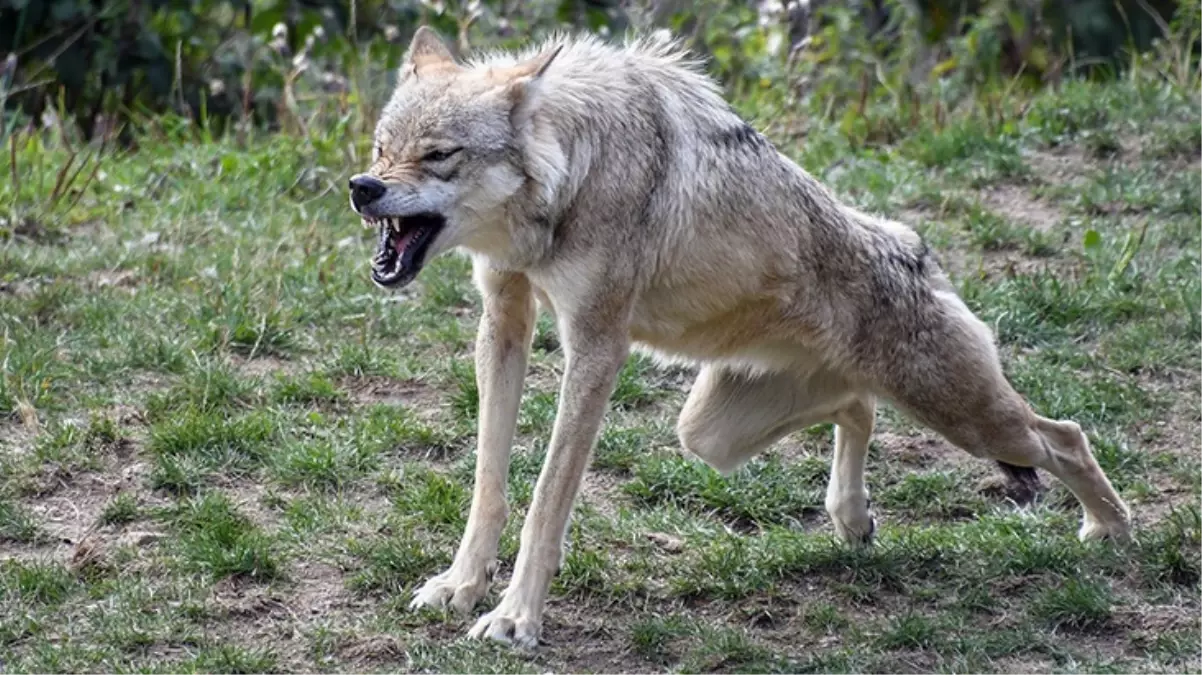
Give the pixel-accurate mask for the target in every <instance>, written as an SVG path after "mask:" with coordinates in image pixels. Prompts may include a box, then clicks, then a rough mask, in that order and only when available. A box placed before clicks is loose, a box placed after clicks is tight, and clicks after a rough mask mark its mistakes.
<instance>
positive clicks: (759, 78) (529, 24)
mask: <svg viewBox="0 0 1202 675" xmlns="http://www.w3.org/2000/svg"><path fill="white" fill-rule="evenodd" d="M1198 14H1199V12H1198V3H1197V2H1193V3H1179V2H1176V1H1174V0H994V1H987V0H975V1H974V0H808V1H802V0H763V1H762V2H718V1H716V0H693V1H689V0H641V1H624V0H469V1H466V2H463V1H460V0H422V1H405V0H196V1H192V2H189V1H187V0H0V56H3V55H7V59H6V60H5V61H4V62H3V65H0V104H2V109H3V112H4V118H3V127H2V128H0V140H3V139H4V137H6V136H10V135H12V133H13V132H14V131H15V130H18V129H20V128H30V127H36V126H46V127H51V126H61V127H69V128H70V130H71V131H70V132H71V133H72V134H77V135H79V136H80V137H82V138H83V139H94V138H108V137H110V136H114V135H116V136H118V137H119V138H120V140H121V141H123V142H124V143H125V144H127V145H128V144H132V143H134V142H136V138H137V131H138V129H139V128H143V127H147V126H154V125H156V124H164V123H167V122H164V120H165V119H168V118H170V119H176V118H178V119H183V120H190V121H192V122H198V124H195V125H193V126H195V127H196V128H197V129H200V130H203V132H204V133H209V134H214V133H216V134H222V133H226V132H228V131H231V130H232V131H234V132H235V133H237V134H242V135H244V134H246V133H250V132H252V131H254V130H257V129H268V130H299V131H305V130H306V129H307V128H308V127H311V126H312V125H314V124H323V125H324V127H325V128H329V126H330V124H328V123H327V122H329V123H332V124H333V125H334V127H345V126H346V125H348V124H355V125H359V126H360V127H362V128H361V129H357V130H363V129H365V128H369V127H370V124H371V121H372V120H373V119H374V111H375V110H376V109H378V106H379V105H380V104H381V103H382V102H383V100H384V99H385V98H386V96H387V92H388V89H389V87H390V85H391V83H392V81H393V80H392V78H393V76H394V72H395V69H396V67H397V64H398V62H399V60H400V58H401V56H402V53H403V50H404V48H405V45H406V44H407V41H408V39H409V37H410V36H411V35H412V33H413V31H414V30H415V28H416V27H417V26H418V25H419V24H422V23H428V24H431V25H433V26H434V27H435V28H437V29H438V30H439V31H440V32H441V33H442V34H443V35H444V36H446V37H448V38H449V39H451V40H453V41H454V43H455V44H456V46H457V48H458V49H459V50H461V51H463V50H468V49H475V48H481V47H496V46H503V47H511V46H517V45H520V44H523V43H525V42H526V41H528V40H529V39H531V38H537V37H539V36H543V35H546V34H548V33H550V32H552V31H555V30H563V29H569V30H576V29H587V30H590V31H593V32H596V33H599V34H601V35H604V36H609V37H619V36H621V35H622V34H623V33H625V32H627V31H628V30H631V29H634V30H641V31H653V30H664V29H666V30H669V31H671V32H672V33H674V34H677V35H679V36H680V37H682V38H683V39H684V40H686V41H687V43H688V44H689V45H690V46H691V47H692V48H693V49H694V50H696V51H697V52H698V53H699V54H701V55H702V56H704V57H706V58H707V59H708V62H709V65H710V69H711V71H712V72H713V73H715V74H716V75H717V76H719V77H720V78H721V79H722V81H723V82H724V84H725V85H726V86H727V87H728V88H729V89H730V90H731V94H732V95H736V96H739V95H743V96H747V95H749V94H752V93H755V94H758V97H752V98H757V100H760V99H763V100H767V101H774V102H775V103H776V104H778V105H780V104H785V105H791V106H796V105H797V104H798V103H799V102H802V101H803V100H804V101H808V102H810V103H812V104H813V106H814V108H815V110H816V111H817V112H819V113H820V114H822V115H827V116H829V115H839V116H842V117H843V118H844V121H845V126H846V127H847V130H848V131H849V132H851V133H853V134H858V135H859V137H860V140H862V141H871V140H873V139H881V140H887V139H888V138H889V137H890V136H891V134H892V131H891V130H893V129H895V128H897V127H899V126H902V125H905V124H906V119H907V115H909V116H911V117H913V116H918V115H931V116H934V117H935V118H936V119H938V118H939V117H940V116H942V115H945V114H946V113H947V111H948V109H950V108H953V107H956V106H959V105H963V104H966V102H968V103H967V104H970V105H974V106H984V107H985V108H988V107H989V106H990V105H994V104H996V105H1003V104H1004V102H1003V101H1002V99H1003V98H1004V97H1003V95H1002V93H998V94H997V101H995V102H994V103H990V101H989V99H988V97H985V99H984V103H982V97H981V96H980V94H981V92H982V91H985V90H990V91H997V92H1005V91H1010V90H1012V88H1013V87H1026V88H1032V87H1040V86H1046V85H1051V86H1056V85H1057V84H1058V83H1059V82H1060V81H1061V80H1062V79H1063V78H1066V77H1080V76H1086V77H1118V76H1121V75H1122V73H1123V72H1124V70H1125V69H1128V68H1131V67H1132V64H1134V63H1138V61H1139V58H1140V57H1139V56H1138V55H1139V54H1142V53H1145V52H1147V50H1154V49H1162V50H1163V49H1166V48H1171V49H1173V50H1175V52H1174V53H1173V54H1170V55H1169V58H1167V59H1165V58H1161V59H1158V60H1156V62H1157V63H1160V64H1164V63H1169V64H1179V65H1180V66H1181V67H1182V68H1185V74H1186V75H1188V76H1189V77H1193V76H1194V75H1195V70H1193V64H1194V63H1195V56H1196V55H1197V52H1198V31H1197V27H1198ZM1170 34H1172V35H1174V36H1175V37H1176V39H1174V40H1171V41H1167V40H1164V38H1166V37H1167V36H1169V35H1170ZM1169 43H1171V45H1170V46H1169V47H1165V46H1164V45H1166V44H1169ZM1182 75H1183V73H1180V72H1178V73H1164V76H1165V77H1181V76H1182ZM999 84H1000V85H1001V86H999ZM879 100H886V101H888V102H889V103H890V105H889V106H887V110H888V111H889V112H888V114H887V115H883V116H878V118H874V117H873V113H872V110H871V109H872V107H873V106H872V105H871V104H872V103H873V102H875V101H879ZM983 114H985V115H986V116H988V111H987V110H986V111H985V112H984V113H983ZM61 122H70V124H66V125H64V124H60V123H61Z"/></svg>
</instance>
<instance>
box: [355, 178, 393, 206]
mask: <svg viewBox="0 0 1202 675" xmlns="http://www.w3.org/2000/svg"><path fill="white" fill-rule="evenodd" d="M350 187H351V203H352V204H354V205H355V208H357V209H361V208H363V207H365V206H367V205H368V204H370V203H372V202H374V201H376V200H377V199H379V198H380V197H383V196H384V193H385V192H388V186H387V185H385V184H384V183H383V182H381V181H380V180H379V179H378V178H372V177H371V176H368V175H366V174H362V173H361V174H359V175H357V176H351V185H350Z"/></svg>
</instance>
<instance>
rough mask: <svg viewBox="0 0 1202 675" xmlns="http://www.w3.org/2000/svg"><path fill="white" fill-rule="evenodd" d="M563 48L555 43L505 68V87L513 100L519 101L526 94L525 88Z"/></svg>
mask: <svg viewBox="0 0 1202 675" xmlns="http://www.w3.org/2000/svg"><path fill="white" fill-rule="evenodd" d="M562 50H563V45H556V46H554V47H551V48H550V49H546V50H543V52H542V53H541V54H538V55H537V56H534V57H532V58H529V59H527V60H525V61H523V62H521V63H519V64H517V65H516V66H511V67H509V68H506V69H505V71H504V77H505V79H506V80H507V82H506V89H507V91H508V92H509V95H510V97H511V98H512V99H513V100H514V102H515V103H516V102H520V101H521V100H522V99H523V97H524V96H525V94H526V89H527V88H528V87H529V86H530V83H531V82H534V81H535V80H537V79H538V78H540V77H542V76H543V73H545V72H547V67H548V66H550V65H551V62H552V61H554V60H555V57H556V56H559V52H560V51H562Z"/></svg>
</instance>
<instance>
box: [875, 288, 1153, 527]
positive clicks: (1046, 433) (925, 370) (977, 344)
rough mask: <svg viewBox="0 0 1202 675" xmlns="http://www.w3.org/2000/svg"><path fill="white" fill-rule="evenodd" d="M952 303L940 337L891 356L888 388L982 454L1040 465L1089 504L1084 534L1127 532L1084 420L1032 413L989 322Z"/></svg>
mask: <svg viewBox="0 0 1202 675" xmlns="http://www.w3.org/2000/svg"><path fill="white" fill-rule="evenodd" d="M949 308H950V309H952V310H959V311H953V312H951V313H949V314H948V315H947V322H946V323H945V324H944V325H942V326H939V330H938V334H937V339H935V340H930V341H928V342H926V343H924V344H922V345H917V346H916V348H914V349H912V350H910V352H911V356H912V357H913V358H910V359H906V360H899V361H897V362H895V363H894V364H892V368H891V369H890V374H889V376H888V378H887V379H888V384H887V386H886V388H885V389H886V391H883V392H882V393H884V394H885V395H887V396H888V397H889V398H891V399H892V400H894V401H895V402H896V403H897V404H898V405H899V407H901V408H903V409H905V410H906V411H908V412H909V413H910V414H912V415H913V416H914V417H915V418H917V419H918V420H919V421H921V422H923V423H924V424H926V425H928V426H930V427H931V428H933V429H934V430H935V431H938V432H939V433H940V434H942V435H943V436H944V437H945V438H947V439H948V440H949V441H951V442H952V443H953V444H955V445H957V446H959V447H960V448H962V449H964V450H967V451H968V452H969V453H971V454H973V455H976V456H977V457H984V458H989V459H993V460H996V461H998V462H1001V463H1002V464H1003V467H1005V465H1010V466H1009V467H1008V472H1010V473H1011V474H1013V475H1017V476H1019V477H1022V475H1023V473H1024V471H1023V468H1024V467H1038V468H1041V469H1044V470H1045V471H1047V472H1048V473H1051V474H1052V475H1053V476H1055V477H1056V478H1057V479H1059V480H1060V481H1061V482H1062V483H1064V485H1065V486H1066V487H1068V489H1069V490H1071V491H1072V493H1073V494H1074V495H1075V496H1076V497H1077V499H1078V501H1080V502H1081V505H1082V506H1083V507H1084V511H1085V514H1084V521H1083V523H1082V526H1081V530H1080V533H1079V536H1080V537H1081V538H1082V539H1097V538H1103V537H1111V538H1115V539H1126V538H1127V537H1128V536H1129V532H1130V511H1129V510H1128V508H1127V505H1126V504H1124V503H1123V500H1122V499H1121V498H1120V497H1119V495H1118V493H1116V492H1115V490H1114V487H1113V486H1112V485H1111V484H1110V481H1109V479H1107V477H1106V474H1105V473H1104V472H1103V471H1102V468H1101V467H1100V466H1098V462H1097V460H1096V459H1094V456H1093V453H1092V452H1091V451H1090V448H1089V441H1088V440H1087V439H1086V437H1085V434H1084V433H1082V431H1081V427H1080V426H1078V425H1077V424H1076V423H1075V422H1071V421H1067V420H1052V419H1048V418H1046V417H1041V416H1039V415H1037V414H1035V413H1034V412H1033V411H1032V410H1031V408H1030V406H1028V405H1027V403H1026V401H1024V400H1023V398H1022V397H1021V396H1020V395H1019V394H1018V393H1017V392H1016V391H1015V390H1014V388H1013V387H1011V385H1010V383H1009V382H1007V381H1006V378H1005V375H1003V373H1002V369H1001V365H1000V363H999V361H998V358H997V353H996V350H995V349H994V347H993V344H992V341H991V339H990V336H989V333H988V329H987V328H986V327H985V326H984V324H982V323H981V322H980V321H979V320H977V319H976V318H975V317H973V316H972V315H971V314H970V313H969V312H968V310H967V308H963V307H962V306H961V307H956V306H955V305H949Z"/></svg>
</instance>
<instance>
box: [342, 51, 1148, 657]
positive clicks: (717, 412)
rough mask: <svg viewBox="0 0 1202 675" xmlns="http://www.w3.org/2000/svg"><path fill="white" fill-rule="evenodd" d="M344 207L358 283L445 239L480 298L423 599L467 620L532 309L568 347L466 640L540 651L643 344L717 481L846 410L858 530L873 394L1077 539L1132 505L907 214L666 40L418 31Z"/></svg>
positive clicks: (505, 455)
mask: <svg viewBox="0 0 1202 675" xmlns="http://www.w3.org/2000/svg"><path fill="white" fill-rule="evenodd" d="M349 193H350V194H349V198H350V203H351V207H352V208H353V210H354V211H355V212H356V213H357V214H358V215H359V217H360V218H361V219H362V222H363V223H364V224H365V225H366V226H367V227H369V228H372V229H373V230H375V231H376V233H377V236H378V250H377V252H376V254H375V256H374V258H373V259H372V261H371V277H372V279H373V280H374V282H375V283H376V284H377V285H379V286H381V287H384V288H392V289H397V288H400V287H403V286H405V285H406V284H408V283H410V282H412V281H413V280H414V278H415V277H416V276H417V275H418V273H419V272H420V271H421V270H422V268H423V266H424V265H425V264H427V263H428V262H429V261H430V260H431V259H433V258H435V257H436V256H438V255H440V254H443V253H444V252H447V251H451V250H455V251H458V252H461V253H465V254H466V255H468V256H470V258H471V260H472V269H473V272H472V277H473V281H474V284H475V286H476V287H477V288H478V289H479V293H480V296H481V298H482V314H481V317H480V322H479V327H478V333H477V336H476V341H475V362H476V378H477V382H478V385H479V391H480V409H479V410H480V412H479V428H478V434H477V457H476V466H475V483H474V488H473V494H472V500H471V506H470V510H469V514H468V520H467V525H466V528H465V531H464V534H463V538H462V540H461V542H460V544H459V547H458V550H457V552H456V554H455V557H454V560H453V562H452V563H451V565H450V567H449V568H448V569H446V570H445V571H443V572H442V573H440V574H437V575H436V576H434V577H432V578H430V579H429V580H428V581H426V582H425V584H424V585H422V586H421V587H420V588H418V589H417V591H416V592H415V594H414V596H413V598H412V603H411V606H412V607H413V608H420V607H435V608H441V607H446V606H450V607H451V608H453V609H455V610H458V611H461V612H464V613H468V612H470V611H472V610H473V609H474V608H475V606H476V605H477V603H478V601H480V600H481V598H482V597H483V596H484V595H485V593H486V591H487V590H488V588H489V585H490V583H491V579H492V576H493V573H494V572H495V570H496V565H497V563H496V560H495V558H496V556H497V551H498V540H499V538H500V535H501V531H502V529H503V527H504V526H505V523H506V519H507V517H508V503H507V499H506V483H507V474H508V470H509V460H510V450H511V445H512V443H513V438H514V427H515V423H516V419H517V415H518V403H519V400H520V399H521V395H522V389H523V380H524V378H525V375H526V369H527V358H528V354H529V350H530V346H531V339H532V333H533V327H534V323H535V318H536V311H537V307H538V306H541V307H542V308H544V309H545V310H547V311H548V312H550V314H551V316H552V317H553V318H554V320H555V324H556V328H557V331H558V333H559V335H560V341H561V343H562V345H563V351H564V358H565V365H564V374H563V378H562V383H561V386H560V390H559V398H558V410H557V413H556V417H555V424H554V428H553V431H552V434H551V439H550V442H549V447H548V449H547V453H546V459H545V461H544V464H543V467H542V469H541V473H540V475H539V477H538V481H537V483H536V486H535V489H534V495H533V500H532V502H531V504H530V507H529V510H528V512H527V514H526V518H525V521H524V523H523V526H522V530H521V539H520V547H519V552H518V554H517V559H516V561H515V563H514V568H513V575H512V578H511V580H510V582H509V585H508V587H507V589H506V590H505V592H504V593H503V595H502V596H501V598H500V600H499V602H498V603H497V605H496V606H495V607H494V608H493V609H492V610H491V611H489V612H487V613H485V614H483V615H482V616H481V617H480V618H479V619H478V620H477V621H476V622H475V624H474V625H473V626H472V627H471V628H470V630H469V635H470V636H472V637H482V638H491V639H495V640H499V641H502V642H507V643H513V644H516V645H518V646H521V647H526V648H533V647H535V646H536V645H537V644H538V640H539V635H540V629H541V625H542V618H543V613H544V605H545V601H546V597H547V593H548V588H549V586H550V583H551V580H552V578H553V576H554V575H555V574H556V573H557V571H558V569H559V567H560V565H561V564H562V556H563V542H564V536H565V532H566V531H567V529H566V528H567V526H568V521H569V516H570V513H571V510H572V507H573V502H574V500H575V498H576V495H577V491H578V490H579V487H580V484H581V481H582V477H583V474H584V471H585V468H586V466H587V464H588V461H589V457H590V453H591V451H592V448H593V445H594V443H595V439H596V436H597V434H598V430H599V427H600V426H601V424H602V420H603V417H604V415H605V412H606V410H607V407H608V402H609V398H610V395H611V393H612V391H613V388H614V384H615V379H616V376H617V374H618V372H619V370H620V369H621V367H622V365H623V363H624V362H625V360H626V359H627V356H628V355H629V354H630V352H631V350H632V349H638V350H641V351H644V352H647V353H651V354H654V355H656V356H657V357H659V358H661V359H663V360H665V361H676V362H686V363H691V364H695V365H697V366H698V367H699V372H698V374H697V377H696V380H695V382H694V383H693V385H692V388H691V390H690V391H689V394H688V396H687V399H686V401H685V403H684V406H683V410H682V411H681V413H680V417H679V422H678V424H677V432H678V436H679V439H680V443H681V445H682V446H683V448H684V449H686V450H687V451H689V452H691V453H692V454H693V455H696V456H697V457H699V458H700V459H701V460H703V461H704V462H706V463H708V464H709V465H710V466H712V467H713V468H714V469H715V470H717V471H718V472H721V473H722V474H730V473H732V472H734V471H736V470H737V469H739V467H740V466H742V465H743V464H744V463H746V462H747V461H748V460H749V459H751V458H752V457H754V456H755V455H757V454H758V453H760V452H761V451H762V450H764V449H765V448H767V447H768V446H770V445H772V444H773V443H774V442H775V441H777V440H778V439H781V438H782V437H784V436H785V435H787V434H790V433H792V432H794V431H797V430H800V429H803V428H805V427H808V426H812V425H815V424H819V423H826V422H830V423H833V424H834V425H835V426H836V429H835V433H834V452H833V458H832V466H831V472H830V481H829V486H828V489H827V492H826V498H825V507H826V510H827V512H828V513H829V515H830V517H831V520H832V522H833V524H834V529H835V531H836V533H837V534H838V536H840V537H841V538H842V539H844V540H846V541H847V542H849V543H851V544H856V545H860V544H868V543H870V542H871V539H872V536H873V533H874V530H875V528H876V523H875V520H874V518H873V515H872V513H871V511H870V504H869V495H868V490H867V489H866V488H865V485H864V470H865V459H866V456H867V453H868V444H869V438H870V436H871V435H872V432H873V423H874V415H875V407H876V403H877V401H878V400H879V401H888V402H891V403H892V404H893V405H894V406H895V407H896V408H897V409H899V410H901V411H903V412H904V413H905V414H907V415H909V416H910V417H912V418H913V419H914V420H916V421H918V422H920V423H921V424H923V425H925V426H927V427H929V428H931V429H933V430H934V431H936V432H938V433H939V434H941V435H942V436H943V437H945V438H946V439H947V440H948V441H949V442H950V443H952V444H953V445H955V446H957V447H959V448H961V449H963V450H964V451H967V452H968V453H970V454H972V455H974V456H976V457H979V458H983V459H989V460H993V461H995V462H997V463H998V464H999V465H1000V466H1001V467H1002V468H1003V469H1004V470H1005V471H1006V472H1007V473H1008V474H1009V475H1010V476H1011V477H1012V478H1013V479H1014V480H1015V481H1017V482H1018V483H1020V484H1025V485H1027V486H1028V487H1031V488H1035V487H1038V479H1037V477H1036V468H1040V469H1044V470H1045V471H1047V472H1048V473H1050V474H1052V475H1053V476H1055V477H1056V478H1057V479H1059V480H1060V481H1062V482H1063V483H1064V484H1065V485H1066V486H1067V487H1068V488H1069V489H1070V490H1071V491H1072V493H1073V494H1074V495H1075V496H1076V498H1077V499H1078V500H1079V501H1080V503H1081V504H1082V506H1083V510H1084V516H1083V520H1082V524H1081V527H1080V530H1079V536H1080V538H1082V539H1098V538H1112V539H1114V540H1120V541H1121V540H1126V539H1128V538H1129V536H1130V531H1131V525H1130V522H1131V516H1130V511H1129V509H1128V507H1127V505H1126V504H1124V502H1123V501H1122V500H1121V499H1120V497H1119V495H1118V494H1116V492H1115V490H1114V488H1113V486H1112V485H1111V483H1110V481H1109V480H1108V479H1107V477H1106V475H1105V474H1104V473H1103V471H1102V469H1101V468H1100V467H1099V466H1098V463H1097V461H1096V460H1095V459H1094V456H1093V454H1092V451H1091V450H1090V446H1089V442H1088V440H1087V439H1086V436H1085V434H1084V433H1082V430H1081V428H1080V427H1079V426H1078V425H1077V424H1076V423H1074V422H1072V421H1059V420H1053V419H1048V418H1045V417H1042V416H1040V415H1038V414H1037V413H1036V412H1035V411H1034V410H1032V408H1031V407H1030V406H1029V405H1028V403H1027V402H1026V401H1025V400H1024V399H1023V398H1022V397H1021V396H1020V395H1019V394H1018V393H1017V392H1016V391H1015V390H1014V389H1013V388H1012V387H1011V385H1010V384H1009V383H1008V381H1007V380H1006V378H1005V376H1004V375H1003V372H1002V369H1001V366H1000V363H999V357H998V353H997V350H996V347H995V345H994V341H993V335H992V333H991V331H990V330H989V328H988V327H987V326H986V325H985V324H984V323H983V322H982V321H981V320H979V319H978V318H977V317H976V316H974V314H973V313H972V312H971V311H970V310H969V308H968V307H967V306H966V305H965V304H964V302H963V301H962V300H961V299H960V298H959V297H958V296H957V294H956V292H955V290H954V288H953V286H952V285H951V283H949V281H948V278H947V276H946V275H945V273H944V272H943V271H942V269H941V268H940V266H939V264H938V261H937V260H936V257H935V255H934V254H933V253H932V251H931V250H930V249H929V248H928V247H927V245H926V244H925V243H924V242H923V240H922V239H921V237H919V235H918V234H917V233H916V232H915V231H914V230H912V229H911V228H909V227H907V226H906V225H904V224H902V223H899V222H896V221H893V220H889V219H887V218H883V217H877V216H874V215H870V214H868V213H864V212H862V211H860V210H857V209H855V208H853V207H851V206H849V205H847V204H844V203H842V202H841V201H840V200H839V199H837V198H836V196H835V195H834V194H833V193H832V192H830V191H829V190H828V189H827V188H826V187H824V186H823V185H822V184H820V183H819V182H818V181H817V180H816V179H815V178H814V177H812V176H811V175H810V174H809V173H807V172H806V171H805V170H803V169H802V168H801V167H799V166H798V165H797V164H795V163H794V162H793V161H791V160H790V159H789V158H788V157H786V156H785V155H783V154H782V153H781V152H779V151H778V150H777V149H776V148H775V146H774V145H773V143H772V142H771V141H770V140H769V139H767V138H766V137H765V136H764V135H762V134H761V133H759V132H758V131H757V130H756V129H754V128H753V127H752V126H750V125H749V124H748V123H747V122H746V121H744V120H743V119H742V118H740V116H739V115H738V114H737V113H736V112H735V111H734V110H733V109H732V108H731V107H730V105H728V104H727V102H726V101H725V100H724V98H723V96H722V94H721V91H720V89H719V87H718V86H717V84H716V83H715V82H714V81H713V80H712V79H711V78H710V77H708V76H707V75H706V74H705V71H704V68H703V66H702V64H700V63H698V62H697V61H696V60H694V59H693V58H692V57H691V56H690V55H689V53H688V51H687V50H685V49H684V48H682V47H681V46H680V45H679V44H678V43H676V42H674V41H672V40H665V39H663V38H661V37H657V36H653V37H646V36H644V37H639V36H632V37H628V38H626V39H625V41H624V42H623V43H622V44H611V43H607V42H603V41H602V40H600V39H598V38H594V37H590V36H587V35H560V36H556V37H554V38H551V39H550V40H547V41H546V42H544V43H542V44H538V45H536V46H534V47H530V48H527V49H526V50H524V51H521V52H518V53H512V52H496V53H486V54H483V55H479V56H475V57H469V58H467V59H462V60H461V59H457V58H456V57H455V56H454V55H452V53H451V52H450V50H449V49H448V48H447V46H446V44H445V43H444V42H443V41H442V39H441V38H440V37H439V36H438V35H437V34H436V33H435V32H434V31H433V30H432V29H430V28H428V27H422V28H420V29H418V30H417V32H416V33H415V35H414V36H413V38H412V42H411V43H410V45H409V47H408V48H407V50H406V52H405V56H404V58H403V63H402V65H401V67H400V72H399V73H398V81H397V84H396V87H395V90H394V92H393V95H392V96H391V98H390V99H389V101H388V103H387V104H386V106H385V107H384V109H383V111H382V113H381V115H380V118H379V121H378V125H377V128H376V131H375V144H374V149H373V151H372V161H371V165H370V167H369V168H368V169H367V170H366V171H365V172H363V173H360V174H356V175H354V176H352V177H351V178H350V181H349Z"/></svg>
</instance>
